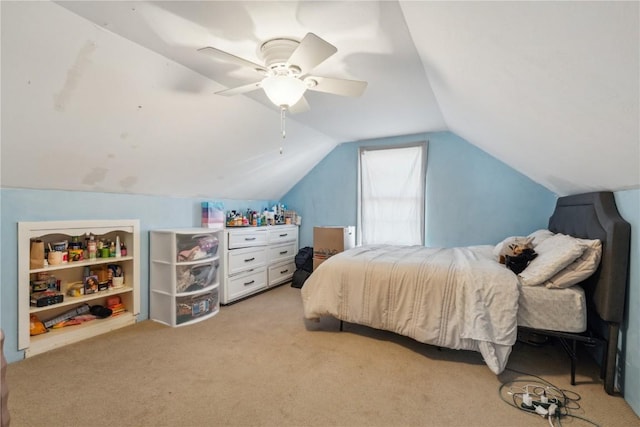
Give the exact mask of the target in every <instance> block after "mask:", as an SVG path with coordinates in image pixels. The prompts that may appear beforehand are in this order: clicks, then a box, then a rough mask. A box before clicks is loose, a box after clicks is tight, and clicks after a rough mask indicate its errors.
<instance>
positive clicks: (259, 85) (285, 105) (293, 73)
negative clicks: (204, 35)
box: [198, 33, 367, 114]
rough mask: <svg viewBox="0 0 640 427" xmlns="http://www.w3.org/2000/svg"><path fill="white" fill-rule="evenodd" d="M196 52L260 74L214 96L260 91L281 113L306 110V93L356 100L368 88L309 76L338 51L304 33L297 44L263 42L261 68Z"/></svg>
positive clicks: (223, 54) (214, 53)
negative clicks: (320, 93) (322, 93)
mask: <svg viewBox="0 0 640 427" xmlns="http://www.w3.org/2000/svg"><path fill="white" fill-rule="evenodd" d="M198 51H199V52H202V53H204V54H207V55H210V56H211V57H214V58H217V59H220V60H223V61H227V62H231V63H235V64H237V65H241V66H244V67H249V68H252V69H253V70H255V71H256V72H258V73H259V74H261V75H262V78H261V79H260V80H258V81H255V82H253V83H249V84H246V85H242V86H238V87H234V88H230V89H226V90H222V91H219V92H216V94H217V95H224V96H231V95H238V94H242V93H247V92H251V91H254V90H257V89H263V90H264V92H265V94H266V95H267V97H268V98H269V100H271V102H273V103H274V104H275V105H276V106H278V107H279V108H280V109H281V111H282V113H283V114H284V111H290V112H292V113H297V112H303V111H307V110H308V109H309V105H308V103H307V101H306V100H305V98H304V96H303V95H304V93H305V92H306V91H307V90H312V91H317V92H324V93H329V94H334V95H341V96H350V97H358V96H360V95H362V93H363V92H364V90H365V89H366V87H367V82H365V81H359V80H347V79H338V78H331V77H321V76H315V75H312V74H309V73H310V72H311V71H312V70H313V68H315V67H316V66H318V65H319V64H320V63H322V62H323V61H325V60H326V59H327V58H329V57H330V56H331V55H333V54H334V53H336V52H337V51H338V49H337V48H336V47H335V46H333V45H332V44H330V43H329V42H327V41H325V40H323V39H321V38H320V37H318V36H317V35H315V34H313V33H307V35H306V36H305V37H304V38H303V39H302V40H301V41H299V42H298V41H297V40H293V39H289V38H275V39H270V40H267V41H266V42H264V43H262V45H261V46H260V49H259V55H260V57H261V59H262V60H263V61H264V65H260V64H256V63H255V62H252V61H249V60H246V59H243V58H240V57H238V56H235V55H233V54H231V53H228V52H225V51H222V50H220V49H216V48H215V47H203V48H201V49H198Z"/></svg>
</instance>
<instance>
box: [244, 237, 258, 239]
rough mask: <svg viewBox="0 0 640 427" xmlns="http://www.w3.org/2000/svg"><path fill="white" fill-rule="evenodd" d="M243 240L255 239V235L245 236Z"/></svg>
mask: <svg viewBox="0 0 640 427" xmlns="http://www.w3.org/2000/svg"><path fill="white" fill-rule="evenodd" d="M244 240H256V238H255V237H245V238H244Z"/></svg>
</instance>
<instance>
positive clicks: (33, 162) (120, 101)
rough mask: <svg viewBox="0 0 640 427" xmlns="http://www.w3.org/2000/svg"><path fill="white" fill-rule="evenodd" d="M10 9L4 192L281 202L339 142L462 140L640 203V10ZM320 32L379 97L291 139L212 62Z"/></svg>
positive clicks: (318, 111)
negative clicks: (630, 194) (634, 196)
mask: <svg viewBox="0 0 640 427" xmlns="http://www.w3.org/2000/svg"><path fill="white" fill-rule="evenodd" d="M0 7H1V8H2V9H1V12H2V185H3V186H4V187H21V188H25V187H26V188H51V189H67V190H87V191H107V192H125V193H135V194H162V195H173V196H185V197H214V198H233V199H272V200H277V199H279V198H280V197H281V196H282V195H284V194H285V193H286V191H288V190H289V189H290V188H291V186H293V185H294V184H295V182H297V181H298V180H299V179H301V178H302V177H304V175H305V174H306V173H307V172H308V171H309V170H310V169H311V168H312V167H313V166H314V165H315V164H317V163H318V162H319V161H320V160H322V158H323V157H324V156H325V155H326V154H327V153H328V152H330V151H331V150H332V149H333V148H334V147H335V146H336V145H337V144H340V143H344V142H351V141H357V140H363V139H372V138H382V137H389V136H397V135H407V134H415V133H422V132H434V131H442V130H449V131H451V132H453V133H455V134H457V135H459V136H461V137H463V138H465V139H466V140H467V141H469V142H470V143H472V144H474V145H476V146H478V147H479V148H481V149H482V150H484V151H486V152H488V153H489V154H491V155H493V156H494V157H496V158H498V159H499V160H501V161H503V162H505V163H506V164H508V165H509V166H511V167H513V168H514V169H516V170H518V171H520V172H521V173H523V174H525V175H527V176H528V177H530V178H531V179H532V180H534V181H536V182H538V183H540V184H542V185H544V186H545V187H547V188H548V189H549V190H551V191H553V192H555V193H557V194H559V195H565V194H572V193H578V192H583V191H592V190H622V189H629V188H640V142H639V141H640V130H639V121H640V119H639V117H640V108H639V103H640V102H639V99H640V85H639V80H640V78H639V76H640V41H639V39H640V34H639V31H640V29H639V28H640V23H639V21H640V18H639V13H640V10H639V3H638V2H428V1H400V2H395V1H380V2H368V1H355V2H348V1H333V2H324V1H322V2H321V1H298V2H294V1H286V2H269V1H259V2H258V1H257V2H242V1H226V2H225V1H161V2H140V1H135V2H126V1H125V2H121V1H77V2H69V1H59V2H12V1H3V2H2V3H1V5H0ZM308 32H313V33H315V34H316V35H318V36H319V37H321V38H323V39H324V40H326V41H328V42H330V43H331V44H333V45H335V46H336V47H337V49H338V51H337V53H336V54H334V55H333V56H331V57H329V58H328V59H327V60H326V61H324V62H322V63H321V64H320V65H319V66H318V67H316V68H315V69H314V70H313V74H315V75H320V76H326V77H342V78H348V79H355V80H365V81H367V82H368V86H367V89H366V91H365V92H364V94H363V95H362V96H361V97H359V98H349V97H340V96H336V95H330V94H326V93H320V92H311V91H307V93H306V94H305V98H306V100H307V101H308V104H309V106H310V110H309V111H307V112H302V113H298V114H295V115H289V116H288V117H287V118H286V138H285V139H284V140H282V138H281V134H280V131H281V122H280V115H279V111H278V109H277V108H276V107H275V106H273V105H272V104H271V103H270V102H269V101H268V99H267V98H266V96H265V95H264V93H263V92H262V91H261V90H257V91H253V92H250V93H247V94H242V95H236V96H233V97H224V96H219V95H215V94H214V92H216V91H220V90H223V89H226V88H230V87H235V86H240V85H243V84H247V83H252V82H254V81H256V80H259V78H260V76H259V75H257V74H256V73H255V71H254V70H250V69H246V68H243V67H240V66H238V65H234V64H231V63H226V62H222V61H218V60H215V59H212V58H211V57H208V56H206V55H203V54H202V53H200V52H198V50H197V49H199V48H202V47H204V46H213V47H216V48H219V49H222V50H224V51H227V52H230V53H232V54H234V55H236V56H239V57H241V58H244V59H247V60H249V61H252V62H257V63H262V60H261V58H260V57H259V55H258V48H259V46H260V45H261V44H262V43H263V42H264V41H266V40H268V39H272V38H278V37H285V38H292V39H296V40H300V39H302V38H303V37H304V36H305V34H307V33H308ZM280 147H283V153H282V154H280ZM28 171H32V172H28ZM33 171H39V174H38V173H34V172H33ZM43 177H44V179H43Z"/></svg>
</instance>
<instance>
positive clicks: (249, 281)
mask: <svg viewBox="0 0 640 427" xmlns="http://www.w3.org/2000/svg"><path fill="white" fill-rule="evenodd" d="M266 287H267V269H266V267H261V268H258V269H256V270H251V271H248V272H246V273H244V274H239V275H237V276H234V277H231V278H229V287H228V290H229V296H228V300H229V301H233V300H235V299H238V298H241V297H243V296H245V295H250V294H252V293H255V292H256V291H258V290H260V289H263V288H266Z"/></svg>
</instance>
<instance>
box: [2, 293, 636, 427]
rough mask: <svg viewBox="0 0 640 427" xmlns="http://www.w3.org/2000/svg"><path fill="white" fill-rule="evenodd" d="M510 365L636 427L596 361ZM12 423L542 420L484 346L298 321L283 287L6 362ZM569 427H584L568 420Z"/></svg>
mask: <svg viewBox="0 0 640 427" xmlns="http://www.w3.org/2000/svg"><path fill="white" fill-rule="evenodd" d="M508 366H509V368H513V369H517V370H520V371H524V372H529V373H532V374H536V375H539V376H542V377H543V378H544V379H546V380H547V381H549V382H551V383H553V384H555V385H556V386H558V387H560V388H563V389H569V390H572V391H574V392H576V393H579V394H580V396H581V400H580V401H579V402H578V403H579V404H580V407H581V409H579V410H574V411H572V413H574V414H576V415H579V416H581V417H584V418H587V419H589V420H592V421H593V422H594V423H597V424H599V425H603V426H605V425H606V426H633V425H636V426H637V425H640V420H639V419H638V417H637V416H636V415H635V414H634V412H633V411H632V410H631V409H630V407H629V406H628V405H627V404H626V402H625V401H624V400H623V399H622V398H621V397H620V396H609V395H607V394H606V393H605V392H604V390H603V387H602V383H601V381H600V380H599V378H598V372H599V370H598V368H597V367H596V366H595V364H594V363H593V362H592V361H590V360H589V359H588V358H587V359H586V360H583V361H581V363H580V365H579V366H578V375H577V381H578V385H576V386H571V385H570V384H569V362H568V358H567V357H566V355H565V354H564V353H563V352H562V349H561V348H558V347H555V346H545V347H541V348H536V347H530V346H526V345H522V344H517V345H516V346H515V348H514V352H513V353H512V355H511V358H510V362H509V365H508ZM7 374H8V383H9V410H10V412H11V416H12V426H14V427H21V426H43V427H44V426H47V427H49V426H53V427H56V426H92V427H99V426H140V427H146V426H227V425H229V426H536V425H539V426H542V427H544V426H546V425H548V423H547V421H546V420H544V419H542V418H541V417H539V416H537V415H531V414H527V413H524V412H522V411H519V410H516V409H514V408H513V407H510V406H509V405H508V404H506V403H505V402H504V401H503V400H502V399H501V398H500V395H499V393H498V389H499V387H500V385H501V382H502V381H510V380H512V379H515V378H517V377H518V374H515V373H513V372H510V371H505V373H503V374H502V375H500V376H498V377H497V376H496V375H494V374H493V373H491V371H490V370H489V369H488V368H487V367H486V366H485V365H484V363H483V362H482V359H481V357H480V354H479V353H475V352H467V351H456V350H446V349H444V350H438V349H437V348H435V347H432V346H427V345H423V344H420V343H417V342H415V341H413V340H411V339H408V338H405V337H401V336H398V335H395V334H392V333H387V332H383V331H377V330H373V329H369V328H366V327H363V326H358V325H352V324H346V326H345V331H344V332H339V331H338V322H337V321H336V320H335V319H323V320H322V321H321V322H320V323H312V322H306V321H305V320H304V319H303V317H302V302H301V299H300V291H299V290H298V289H294V288H291V287H290V286H289V285H288V284H287V285H283V286H281V287H279V288H276V289H273V290H271V291H268V292H266V293H263V294H260V295H257V296H254V297H252V298H249V299H247V300H245V301H241V302H239V303H237V304H234V305H231V306H227V307H222V308H221V311H220V313H219V314H218V315H217V316H215V317H213V318H212V319H209V320H207V321H204V322H200V323H197V324H195V325H190V326H186V327H181V328H170V327H167V326H164V325H161V324H158V323H155V322H153V321H143V322H140V323H138V324H136V325H134V326H131V327H128V328H124V329H121V330H118V331H115V332H112V333H109V334H105V335H102V336H100V337H95V338H93V339H90V340H87V341H83V342H81V343H78V344H73V345H70V346H67V347H63V348H60V349H57V350H53V351H50V352H48V353H46V354H42V355H39V356H36V357H33V358H30V359H26V360H24V361H20V362H17V363H12V364H10V365H9V368H8V373H7ZM562 425H573V426H580V425H589V424H588V423H586V422H584V421H582V420H580V419H575V418H574V419H569V418H566V419H563V420H562Z"/></svg>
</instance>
